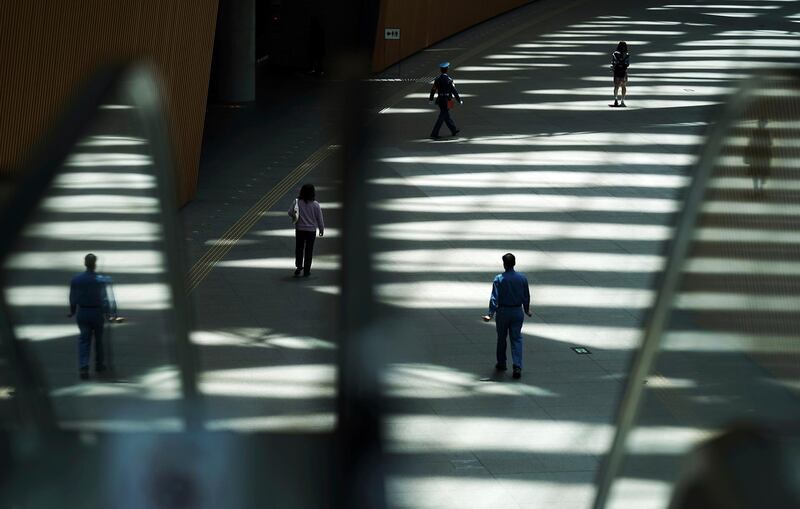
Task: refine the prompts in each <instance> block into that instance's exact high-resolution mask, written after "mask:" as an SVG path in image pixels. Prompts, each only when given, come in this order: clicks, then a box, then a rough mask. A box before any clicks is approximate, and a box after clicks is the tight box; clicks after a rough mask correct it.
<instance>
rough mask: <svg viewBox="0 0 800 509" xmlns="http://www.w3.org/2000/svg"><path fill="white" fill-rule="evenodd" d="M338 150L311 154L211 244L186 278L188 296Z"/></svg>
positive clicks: (331, 147)
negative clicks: (293, 188)
mask: <svg viewBox="0 0 800 509" xmlns="http://www.w3.org/2000/svg"><path fill="white" fill-rule="evenodd" d="M338 148H339V146H338V145H334V144H331V143H326V144H324V145H323V146H322V147H320V148H319V149H317V151H316V152H314V153H313V154H311V155H310V156H309V157H308V159H306V160H305V161H303V162H302V163H301V164H300V165H298V166H297V167H296V168H295V169H294V170H292V171H291V172H289V173H288V174H287V175H286V176H285V177H284V178H283V179H282V180H281V181H280V182H278V184H277V185H276V186H275V187H273V188H272V189H270V190H269V192H267V193H266V194H265V195H264V196H262V197H261V199H259V200H258V201H257V202H256V203H255V205H253V206H252V207H250V209H248V210H247V212H245V213H244V214H243V215H242V217H240V218H239V219H238V220H237V221H236V222H235V223H233V225H231V227H230V228H228V230H227V231H226V232H225V233H223V234H222V236H221V237H220V238H218V239H217V240H216V241H214V244H213V245H212V246H211V247H210V248H209V249H208V251H206V252H205V254H203V256H201V257H200V259H199V260H197V262H195V264H194V265H193V266H192V268H191V270H189V275H188V276H187V278H186V289H187V291H188V292H189V293H191V292H192V291H194V289H195V288H197V286H198V285H199V284H200V283H201V282H202V281H203V279H205V278H206V276H208V274H209V273H210V272H211V270H212V269H213V268H214V266H215V265H216V264H217V263H219V261H220V260H222V258H223V257H225V255H226V254H228V252H229V251H230V250H231V249H232V248H233V247H234V246H235V245H236V243H237V242H238V241H239V239H241V238H242V237H243V236H244V235H245V234H246V233H247V232H248V231H250V229H251V228H252V227H253V226H254V225H255V224H256V223H257V222H258V220H259V219H261V217H262V216H263V215H264V213H265V212H267V211H268V210H269V209H271V208H272V207H273V206H274V205H275V204H276V203H277V201H278V200H279V199H280V198H281V197H282V196H283V195H284V194H286V193H287V192H289V190H290V189H291V188H292V186H294V185H296V184H297V182H299V181H300V180H301V179H302V178H303V177H305V176H306V175H308V173H309V172H310V171H311V170H313V169H314V168H316V167H317V166H319V165H320V163H322V162H323V161H324V160H325V159H327V158H328V156H330V155H331V154H332V153H333V152H335V151H336V150H337V149H338Z"/></svg>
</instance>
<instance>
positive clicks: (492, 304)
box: [483, 253, 531, 378]
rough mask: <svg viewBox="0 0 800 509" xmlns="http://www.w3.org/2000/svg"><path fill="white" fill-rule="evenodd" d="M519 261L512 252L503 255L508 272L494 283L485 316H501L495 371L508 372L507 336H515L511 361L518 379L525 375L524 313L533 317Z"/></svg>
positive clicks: (499, 317)
mask: <svg viewBox="0 0 800 509" xmlns="http://www.w3.org/2000/svg"><path fill="white" fill-rule="evenodd" d="M516 263H517V260H516V258H514V255H513V254H511V253H506V254H504V255H503V268H504V269H505V272H503V273H502V274H498V275H497V276H495V278H494V282H493V283H492V296H491V297H490V298H489V314H488V315H484V316H483V320H484V321H486V322H488V321H489V320H491V319H492V317H493V316H494V315H495V313H497V318H496V320H495V324H496V325H497V364H495V369H497V370H498V371H505V370H506V369H507V367H506V337H508V336H509V335H510V336H511V360H512V361H513V363H514V364H513V366H514V375H513V376H514V378H519V377H521V376H522V321H523V316H522V312H523V310H524V311H525V314H526V315H528V316H531V309H530V308H531V292H530V288H529V287H528V278H526V277H525V274H522V273H519V272H516V271H515V270H514V265H516Z"/></svg>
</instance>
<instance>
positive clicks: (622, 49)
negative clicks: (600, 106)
mask: <svg viewBox="0 0 800 509" xmlns="http://www.w3.org/2000/svg"><path fill="white" fill-rule="evenodd" d="M629 65H630V55H628V44H627V43H626V42H625V41H619V44H617V49H616V50H615V51H614V53H612V54H611V71H612V72H613V73H614V104H609V106H612V107H617V106H620V107H622V108H625V93H626V92H627V85H628V66H629ZM620 88H622V97H621V98H620V97H619V96H618V95H617V92H618V91H619V89H620Z"/></svg>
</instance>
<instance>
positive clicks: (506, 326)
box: [495, 307, 523, 369]
mask: <svg viewBox="0 0 800 509" xmlns="http://www.w3.org/2000/svg"><path fill="white" fill-rule="evenodd" d="M522 321H523V314H522V308H521V307H517V308H498V309H497V314H496V315H495V325H496V327H497V364H499V365H501V366H505V365H506V346H507V344H506V337H508V336H511V360H512V361H513V363H514V366H517V367H519V368H520V369H522Z"/></svg>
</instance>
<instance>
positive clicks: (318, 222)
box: [289, 184, 325, 277]
mask: <svg viewBox="0 0 800 509" xmlns="http://www.w3.org/2000/svg"><path fill="white" fill-rule="evenodd" d="M289 215H290V216H291V217H292V219H293V220H294V222H295V225H294V226H295V230H294V233H295V250H294V266H295V267H297V268H296V269H295V271H294V276H295V277H297V276H299V275H300V272H302V273H303V277H308V276H309V274H311V260H312V258H313V256H314V239H315V237H316V235H317V229H319V236H320V237H322V236H323V235H324V234H325V223H323V221H322V207H320V206H319V202H318V201H317V200H316V190H315V189H314V186H313V185H311V184H304V185H303V187H301V188H300V194H299V195H298V196H297V199H296V200H295V201H294V203H292V206H291V208H290V209H289Z"/></svg>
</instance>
